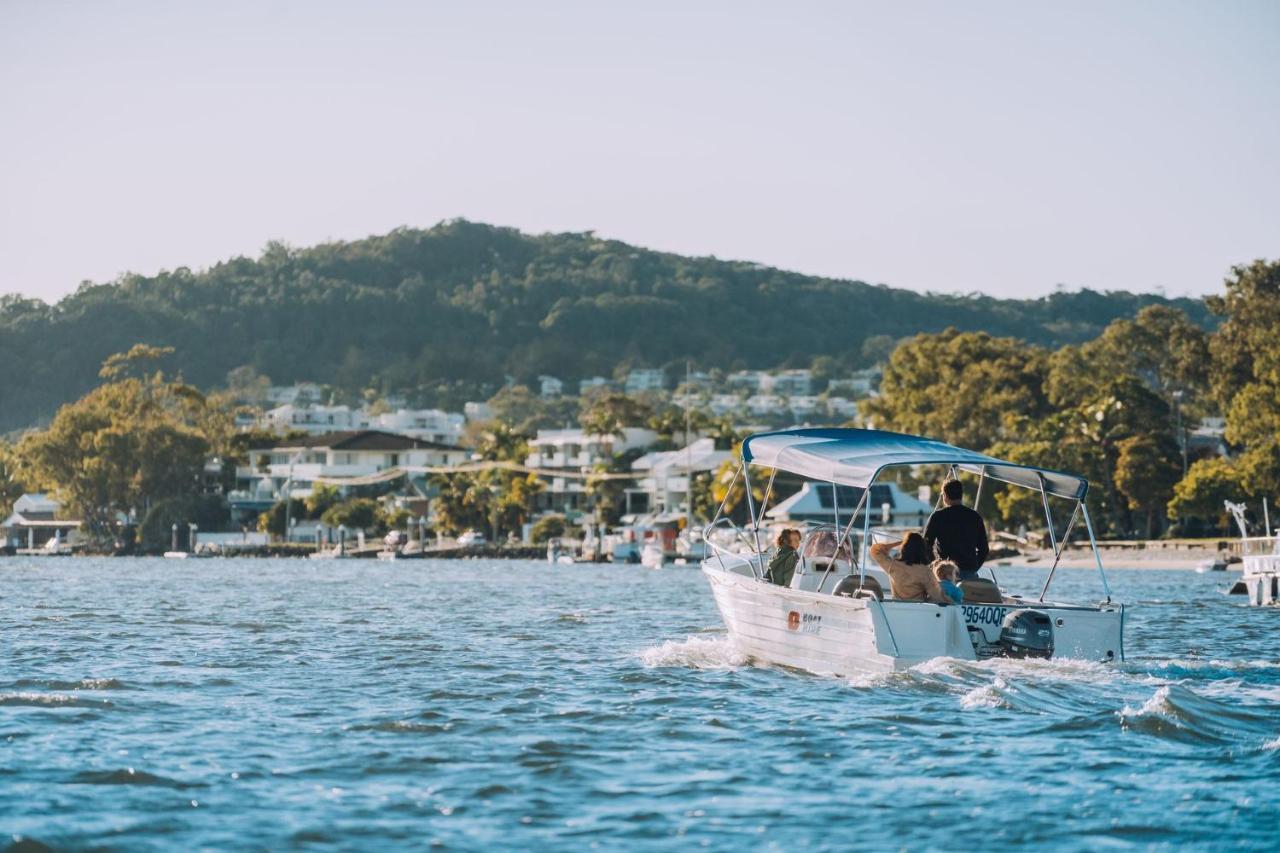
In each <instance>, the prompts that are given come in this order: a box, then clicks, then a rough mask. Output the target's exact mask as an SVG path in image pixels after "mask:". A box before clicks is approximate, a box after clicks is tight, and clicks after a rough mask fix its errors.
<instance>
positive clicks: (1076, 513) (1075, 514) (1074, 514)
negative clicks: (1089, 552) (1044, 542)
mask: <svg viewBox="0 0 1280 853" xmlns="http://www.w3.org/2000/svg"><path fill="white" fill-rule="evenodd" d="M1079 517H1080V501H1076V508H1075V509H1073V510H1072V511H1071V521H1069V522H1067V532H1066V533H1064V534H1062V542H1061V543H1060V544H1059V545H1058V548H1057V550H1056V551H1054V553H1053V565H1052V566H1051V567H1050V568H1049V576H1048V577H1047V578H1045V579H1044V586H1043V587H1042V588H1041V589H1040V601H1041V602H1043V601H1044V597H1045V594H1046V593H1047V592H1048V591H1049V584H1050V583H1051V582H1052V581H1053V573H1054V572H1056V571H1057V570H1058V561H1059V560H1061V559H1062V552H1063V551H1065V550H1067V542H1069V541H1070V540H1071V531H1072V530H1074V529H1075V526H1076V519H1077V518H1079Z"/></svg>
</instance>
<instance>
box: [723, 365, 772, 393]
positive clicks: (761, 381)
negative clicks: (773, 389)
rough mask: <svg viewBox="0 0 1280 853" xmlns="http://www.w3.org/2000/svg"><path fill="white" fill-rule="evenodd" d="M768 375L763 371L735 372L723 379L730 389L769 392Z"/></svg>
mask: <svg viewBox="0 0 1280 853" xmlns="http://www.w3.org/2000/svg"><path fill="white" fill-rule="evenodd" d="M769 379H770V377H769V374H768V373H765V372H764V371H763V370H735V371H733V373H730V374H729V375H728V376H727V377H725V381H726V382H728V383H729V385H730V387H733V388H740V389H742V390H743V391H750V392H751V393H753V394H754V393H757V392H759V391H768V390H769Z"/></svg>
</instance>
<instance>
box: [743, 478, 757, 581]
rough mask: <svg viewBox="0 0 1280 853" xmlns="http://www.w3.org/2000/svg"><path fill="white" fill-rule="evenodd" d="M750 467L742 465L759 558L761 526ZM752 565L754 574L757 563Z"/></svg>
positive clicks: (748, 508) (749, 514)
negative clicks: (753, 498)
mask: <svg viewBox="0 0 1280 853" xmlns="http://www.w3.org/2000/svg"><path fill="white" fill-rule="evenodd" d="M749 467H750V466H749V465H747V464H746V463H745V462H744V463H742V482H743V485H744V486H746V489H747V518H749V519H751V537H752V539H754V540H755V543H756V556H757V557H759V556H760V525H758V524H756V523H755V519H756V505H755V502H754V501H752V500H751V472H750V471H748V470H747V469H748V468H749ZM751 565H752V569H751V571H752V573H753V574H754V573H755V563H752V564H751Z"/></svg>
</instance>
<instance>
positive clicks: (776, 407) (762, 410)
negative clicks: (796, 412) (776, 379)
mask: <svg viewBox="0 0 1280 853" xmlns="http://www.w3.org/2000/svg"><path fill="white" fill-rule="evenodd" d="M747 411H748V412H750V413H751V414H753V415H769V414H773V413H775V412H782V411H786V403H785V402H784V401H783V399H782V398H781V397H779V396H777V395H776V394H752V395H751V396H750V397H748V398H747Z"/></svg>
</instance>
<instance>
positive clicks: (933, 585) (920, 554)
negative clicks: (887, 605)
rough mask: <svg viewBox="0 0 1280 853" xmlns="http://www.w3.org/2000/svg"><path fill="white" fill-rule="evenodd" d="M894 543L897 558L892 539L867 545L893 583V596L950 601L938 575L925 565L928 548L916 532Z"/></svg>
mask: <svg viewBox="0 0 1280 853" xmlns="http://www.w3.org/2000/svg"><path fill="white" fill-rule="evenodd" d="M896 544H897V546H898V555H899V557H900V559H896V560H895V559H894V558H893V557H892V556H891V553H890V552H891V551H892V550H893V548H894V545H895V543H893V542H877V543H876V544H874V545H872V546H871V558H872V559H873V560H875V561H876V562H877V563H879V564H880V568H882V569H884V570H885V572H887V573H888V575H889V580H890V581H892V584H893V597H894V598H895V599H897V600H899V601H932V602H933V603H934V604H950V603H951V600H950V599H949V598H947V596H946V595H944V594H943V592H942V587H940V586H939V585H938V579H937V578H935V577H934V576H933V571H932V570H931V569H930V568H929V548H928V546H926V545H925V544H924V537H923V536H921V535H920V534H919V533H908V534H907V535H906V536H905V537H904V538H903V540H902V542H900V543H896Z"/></svg>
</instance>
